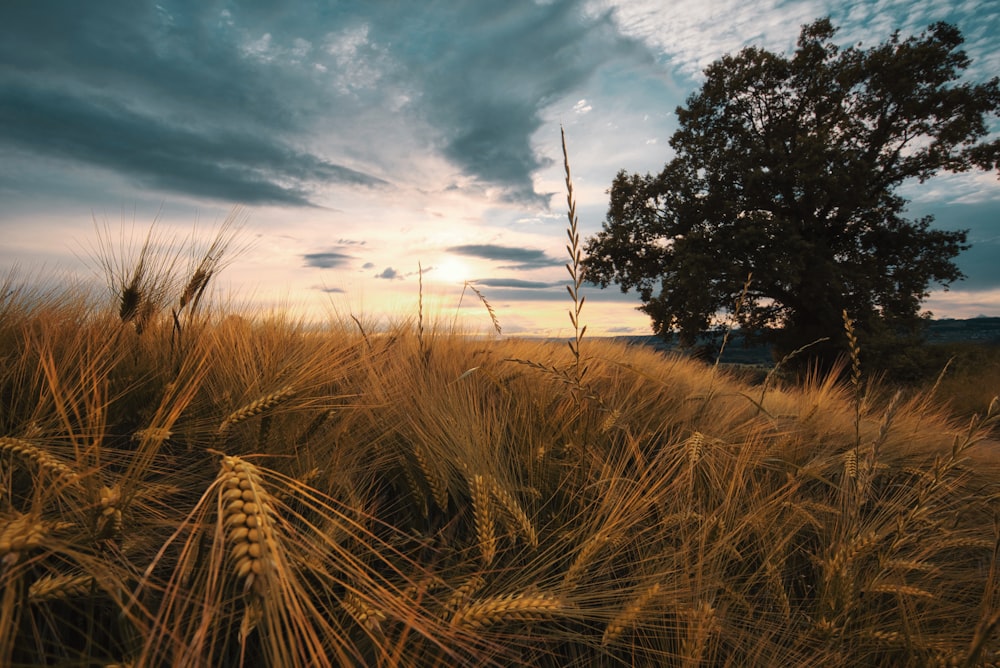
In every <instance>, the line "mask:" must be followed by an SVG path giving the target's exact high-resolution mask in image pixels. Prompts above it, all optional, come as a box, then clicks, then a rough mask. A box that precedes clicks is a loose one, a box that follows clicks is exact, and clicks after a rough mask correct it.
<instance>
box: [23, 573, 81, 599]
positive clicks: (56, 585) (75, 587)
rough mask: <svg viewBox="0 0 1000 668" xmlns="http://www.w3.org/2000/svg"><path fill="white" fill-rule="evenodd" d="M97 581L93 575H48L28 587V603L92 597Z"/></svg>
mask: <svg viewBox="0 0 1000 668" xmlns="http://www.w3.org/2000/svg"><path fill="white" fill-rule="evenodd" d="M96 582H97V581H96V580H95V579H94V576H92V575H86V574H78V575H46V576H43V577H40V578H38V579H37V580H35V581H34V582H32V583H31V586H30V587H28V602H29V603H42V602H44V601H54V600H62V601H66V600H71V599H74V598H82V597H84V596H88V595H90V593H91V592H92V591H93V590H94V585H95V583H96Z"/></svg>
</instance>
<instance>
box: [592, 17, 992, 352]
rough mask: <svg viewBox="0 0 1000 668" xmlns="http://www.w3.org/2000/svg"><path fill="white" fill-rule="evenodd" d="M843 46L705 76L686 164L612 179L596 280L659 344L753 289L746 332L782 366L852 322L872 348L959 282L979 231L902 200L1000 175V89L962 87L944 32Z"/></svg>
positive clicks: (813, 42)
mask: <svg viewBox="0 0 1000 668" xmlns="http://www.w3.org/2000/svg"><path fill="white" fill-rule="evenodd" d="M835 33H836V28H834V27H833V26H832V24H831V22H830V20H829V19H820V20H817V21H815V22H814V23H812V24H810V25H806V26H803V27H802V31H801V33H800V36H799V40H798V46H797V48H796V50H795V52H794V54H793V55H792V56H791V57H786V56H785V55H784V54H776V53H772V52H769V51H766V50H763V49H760V48H756V47H749V48H745V49H743V50H742V51H740V52H739V53H738V54H737V55H727V56H724V57H723V58H721V59H720V60H718V61H716V62H714V63H713V64H711V65H710V66H709V67H708V68H707V69H706V70H705V77H706V78H705V82H704V84H703V86H702V87H701V89H700V90H699V91H697V92H696V93H694V94H692V95H691V96H690V97H689V98H688V99H687V100H686V106H684V107H678V108H677V117H678V121H679V129H678V130H677V131H676V132H675V133H674V135H673V137H672V138H671V140H670V146H671V147H672V148H673V150H674V152H675V157H674V158H673V159H671V160H670V162H668V163H667V164H666V166H665V167H664V169H663V171H662V172H660V173H659V174H657V175H651V174H646V175H644V176H643V175H639V174H629V173H627V172H626V171H624V170H623V171H621V172H619V173H618V175H617V177H616V178H615V180H614V182H613V184H612V186H611V191H610V207H609V210H608V214H607V218H606V220H605V222H604V224H603V226H602V230H601V231H600V232H599V233H598V234H596V235H595V236H593V237H591V238H589V239H588V240H587V243H586V251H587V257H586V259H585V261H584V266H585V271H586V276H587V278H588V280H589V281H591V282H593V283H596V284H599V285H601V286H602V287H607V286H608V285H610V284H612V283H617V284H619V285H620V286H621V289H622V290H623V291H628V290H630V289H634V290H636V291H637V292H638V293H639V296H640V297H641V299H642V302H643V305H642V306H641V307H640V309H641V310H642V311H644V312H645V313H647V314H648V315H649V316H650V317H651V318H652V324H653V329H654V330H655V331H656V332H657V333H660V334H669V333H671V332H677V333H678V334H679V336H680V340H681V342H682V343H684V344H692V343H693V342H694V341H695V340H696V337H697V335H698V334H699V333H701V332H704V331H706V330H708V329H709V328H710V327H711V326H712V322H713V319H714V318H715V316H716V315H717V314H719V313H720V312H727V311H728V312H730V313H733V312H734V310H735V309H734V304H735V303H736V301H737V299H738V297H739V295H740V294H741V292H742V291H743V288H744V284H745V283H746V280H747V277H748V275H749V274H751V273H752V274H753V279H752V282H751V283H750V286H749V289H748V290H747V293H746V295H745V298H744V299H743V300H742V303H741V307H740V309H739V310H738V313H736V320H737V323H738V325H739V326H740V327H741V328H742V329H744V330H745V331H747V332H749V333H757V334H758V335H759V336H761V337H764V338H768V339H770V340H771V342H773V343H775V344H776V345H777V347H778V350H779V352H788V351H791V350H794V349H796V348H798V347H801V346H803V345H806V344H809V343H811V342H813V341H815V340H817V339H819V338H821V337H837V336H838V332H840V331H841V330H842V313H843V311H845V310H846V311H847V312H848V313H849V315H850V317H851V318H852V319H854V321H855V322H856V323H857V326H858V329H859V332H860V333H861V335H862V336H868V337H870V338H873V337H876V336H881V337H882V338H883V339H884V338H885V337H886V335H887V334H888V335H903V334H905V335H912V334H914V333H915V332H918V331H919V326H920V323H921V322H922V314H921V304H922V302H923V300H924V298H925V297H926V296H927V295H928V290H929V287H930V286H931V285H932V284H942V285H944V286H945V287H947V286H948V285H949V284H950V283H952V282H953V281H956V280H959V279H960V278H962V273H961V272H960V271H959V269H958V267H957V266H956V265H955V263H954V258H956V257H957V256H958V254H959V253H960V252H961V251H962V250H963V249H965V248H967V243H966V242H967V232H966V231H944V230H939V229H935V228H933V227H932V223H933V219H932V218H931V217H923V218H919V219H909V218H907V217H906V215H905V214H906V205H907V201H906V200H905V199H904V198H902V197H900V196H899V195H898V194H897V190H898V188H899V187H900V186H901V185H903V184H904V183H907V182H912V181H914V180H917V181H920V182H923V181H925V180H926V179H928V178H930V177H932V176H934V175H935V174H937V173H939V172H941V171H949V172H962V171H967V170H970V169H974V168H979V169H983V170H992V169H995V168H997V167H998V166H1000V165H998V158H1000V140H997V139H995V138H994V139H991V138H990V131H989V126H988V120H989V118H990V117H991V116H995V115H997V113H998V111H1000V86H998V79H997V78H993V79H992V80H990V81H988V82H986V83H979V84H975V83H970V82H968V81H964V80H963V79H962V78H963V75H964V74H965V70H966V69H967V68H968V66H969V64H970V60H969V58H968V57H967V56H966V54H965V53H964V51H962V50H961V49H960V46H961V44H962V42H963V38H962V35H961V33H960V31H959V30H958V29H957V28H955V27H954V26H952V25H949V24H946V23H936V24H934V25H932V26H930V27H929V29H928V30H926V31H925V32H923V33H921V34H920V35H919V36H911V37H907V38H905V39H904V38H902V37H901V36H900V35H899V33H898V32H896V33H894V34H892V35H891V36H890V37H889V38H888V39H887V40H886V41H885V42H883V43H881V44H879V45H877V46H874V47H871V48H863V47H862V45H860V44H859V45H855V46H850V47H847V48H840V47H838V46H837V45H836V44H835V43H834V42H833V38H834V35H835ZM817 350H822V349H821V348H817ZM835 352H836V351H835V349H833V348H828V349H827V350H825V351H824V352H823V353H822V354H825V355H831V354H835Z"/></svg>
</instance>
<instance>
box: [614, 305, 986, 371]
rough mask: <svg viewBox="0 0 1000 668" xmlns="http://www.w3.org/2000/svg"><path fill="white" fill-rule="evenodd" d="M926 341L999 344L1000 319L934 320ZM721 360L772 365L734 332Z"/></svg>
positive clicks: (711, 340) (645, 342)
mask: <svg viewBox="0 0 1000 668" xmlns="http://www.w3.org/2000/svg"><path fill="white" fill-rule="evenodd" d="M614 338H615V339H616V340H618V341H624V342H626V343H627V344H629V345H642V346H650V347H652V348H656V349H658V350H664V351H667V350H675V349H676V348H677V346H676V345H675V344H672V343H668V342H666V341H664V340H663V339H661V338H660V337H658V336H653V335H650V336H617V337H614ZM721 340H722V337H721V335H717V336H715V337H705V339H704V342H703V345H706V346H711V345H712V344H716V345H717V344H719V343H720V342H721ZM927 342H928V343H930V344H945V343H981V344H984V345H1000V318H992V317H984V316H980V317H977V318H968V319H965V320H961V319H954V318H944V319H941V320H931V321H930V322H929V323H928V325H927ZM722 361H723V362H725V363H727V364H770V363H771V362H772V361H773V360H772V358H771V351H770V348H769V347H767V346H746V345H745V342H744V339H743V336H742V335H741V334H740V332H739V330H734V331H733V332H732V334H731V335H730V337H729V342H728V343H727V344H726V350H725V352H724V353H723V356H722Z"/></svg>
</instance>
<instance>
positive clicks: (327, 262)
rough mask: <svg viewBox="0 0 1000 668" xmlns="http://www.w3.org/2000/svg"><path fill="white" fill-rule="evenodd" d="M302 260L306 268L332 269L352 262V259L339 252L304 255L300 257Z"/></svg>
mask: <svg viewBox="0 0 1000 668" xmlns="http://www.w3.org/2000/svg"><path fill="white" fill-rule="evenodd" d="M302 259H303V260H305V262H306V266H307V267H316V268H318V269H334V268H336V267H343V266H344V265H346V264H348V263H349V262H350V261H351V260H353V259H354V257H353V256H351V255H348V254H346V253H341V252H340V251H327V252H325V253H306V254H305V255H303V256H302Z"/></svg>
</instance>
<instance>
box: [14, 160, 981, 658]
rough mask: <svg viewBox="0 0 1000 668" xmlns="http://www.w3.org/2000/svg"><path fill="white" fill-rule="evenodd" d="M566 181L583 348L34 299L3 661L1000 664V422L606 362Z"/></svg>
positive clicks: (25, 313)
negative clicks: (592, 320) (593, 328)
mask: <svg viewBox="0 0 1000 668" xmlns="http://www.w3.org/2000/svg"><path fill="white" fill-rule="evenodd" d="M566 171H567V188H568V193H569V194H568V208H569V225H568V230H567V231H568V237H569V246H568V250H569V253H570V257H569V263H568V265H567V268H568V270H569V273H570V276H571V283H570V286H569V287H570V290H569V293H570V300H571V301H570V303H569V304H568V310H569V317H570V321H571V324H572V326H573V328H574V336H573V337H572V338H571V339H570V340H569V341H568V345H566V344H567V342H566V341H561V342H560V341H556V342H551V341H539V340H528V339H518V338H516V337H504V336H501V325H502V323H500V322H498V321H497V319H496V315H495V312H494V311H493V309H492V308H491V307H490V305H489V301H488V295H484V294H482V293H480V292H479V291H478V290H475V288H473V289H474V290H475V292H476V295H477V296H478V297H479V298H480V299H481V300H482V301H483V304H484V307H485V308H486V309H487V310H488V312H489V315H490V317H491V318H492V322H493V324H494V330H492V331H490V332H488V333H485V334H483V333H478V334H474V335H473V334H469V333H466V332H462V331H459V330H456V329H454V328H452V329H449V328H443V327H435V326H425V322H424V314H423V309H422V304H421V307H420V308H419V310H418V312H417V314H416V317H415V318H413V317H402V318H400V319H399V320H398V321H396V322H393V323H390V324H389V325H387V326H381V327H376V326H375V325H374V324H373V323H371V322H368V321H365V320H364V319H363V318H359V317H356V316H351V318H349V319H346V320H343V321H341V320H338V319H331V320H330V322H328V323H325V324H323V325H322V326H317V325H316V324H315V323H305V322H301V321H298V320H296V319H295V318H294V317H291V316H289V315H281V314H267V313H255V312H253V311H248V310H245V309H243V310H241V309H238V308H233V307H225V306H221V305H218V304H214V303H210V301H209V300H207V299H203V295H204V294H205V293H206V286H207V285H208V283H209V282H210V281H211V280H212V279H213V277H214V276H215V275H217V274H218V272H219V271H220V270H221V269H222V267H223V265H224V259H223V258H224V257H225V255H226V252H227V251H228V250H229V247H230V244H231V243H232V242H233V240H234V236H233V234H232V230H231V229H230V228H228V227H226V226H223V228H222V230H221V231H220V233H219V235H218V237H217V238H216V240H215V242H213V243H212V244H211V245H210V246H209V247H208V248H206V249H202V251H201V252H200V254H194V255H192V254H191V253H190V252H189V250H188V249H186V250H184V251H183V252H174V253H166V254H164V253H163V252H161V251H158V250H156V249H157V248H162V244H158V243H154V241H155V239H154V237H153V236H152V233H151V236H150V237H149V238H147V240H146V243H145V244H143V245H141V246H140V247H138V248H134V249H131V250H128V249H126V251H123V250H122V249H121V248H118V247H116V246H115V245H114V244H112V243H108V239H109V237H107V236H104V237H102V239H103V241H102V242H101V243H99V244H98V247H99V251H100V253H99V257H100V258H101V259H100V262H99V263H100V266H101V267H102V268H103V269H104V272H105V274H106V276H107V279H108V280H107V283H108V287H109V291H108V293H102V294H95V293H93V292H90V291H88V290H86V289H84V288H83V287H80V286H74V285H72V284H70V285H62V286H61V287H48V288H47V287H31V285H32V283H31V282H30V281H19V280H18V279H17V277H16V276H13V275H12V276H10V277H8V278H7V279H6V281H5V282H3V284H2V285H0V665H2V666H52V665H58V666H185V667H186V666H205V667H217V666H275V667H286V666H303V667H306V666H552V667H566V666H580V667H584V666H609V667H610V666H684V667H693V666H762V667H763V666H843V667H848V666H851V667H853V666H965V667H971V666H998V665H1000V632H998V625H1000V453H998V452H997V447H998V446H997V443H996V442H995V441H990V438H991V434H992V433H995V432H993V431H992V430H993V429H994V427H995V423H996V421H997V419H998V418H997V414H996V412H995V407H996V402H994V404H993V405H992V407H991V409H990V410H989V411H987V412H985V413H983V414H980V415H977V416H975V417H974V418H973V419H972V420H971V421H968V422H965V423H959V422H957V421H956V420H954V419H953V418H951V417H950V416H949V413H948V411H947V410H946V408H945V404H946V402H945V398H944V397H942V396H940V387H939V386H934V387H931V388H928V389H927V390H926V391H924V392H922V393H919V394H914V395H907V396H903V395H900V394H898V393H893V392H891V391H888V390H887V389H880V388H879V386H878V384H877V383H876V382H874V381H873V380H872V379H871V377H870V376H869V374H867V373H866V372H865V370H864V368H863V365H861V364H860V361H859V360H862V359H863V351H859V350H858V348H857V342H856V341H855V340H854V338H853V330H852V323H851V320H850V318H849V317H845V331H844V332H840V333H836V332H834V333H831V336H842V337H843V336H846V338H847V340H848V341H849V342H850V355H849V356H848V357H847V359H846V360H845V362H844V367H843V369H842V371H843V373H836V372H835V373H833V374H831V375H827V376H818V375H814V376H813V377H810V378H807V379H806V380H805V381H804V382H799V383H795V384H792V383H789V382H787V381H784V380H782V378H781V376H780V374H777V373H773V374H771V375H769V376H768V378H767V379H766V380H765V381H764V382H763V383H757V384H755V385H750V384H748V383H746V382H744V381H741V380H739V379H737V378H736V377H733V376H730V375H728V374H727V373H726V372H725V371H724V370H723V369H721V368H719V367H718V366H708V365H705V364H703V363H700V362H697V361H694V360H691V359H687V358H684V357H680V356H671V355H664V354H663V353H660V352H657V351H654V350H652V349H647V348H640V347H626V346H625V345H623V344H621V343H616V342H614V341H609V340H597V339H588V338H587V337H586V336H585V332H586V325H585V320H586V314H587V310H586V308H585V307H584V300H583V298H582V296H581V295H580V292H579V288H580V287H581V285H582V282H583V278H582V275H581V274H580V254H579V234H578V232H577V222H576V217H575V207H574V202H573V191H572V182H571V179H570V178H569V165H568V161H567V164H566ZM185 255H187V256H188V257H194V258H195V260H194V261H189V262H186V263H185V262H184V261H183V260H182V258H183V257H184V256H185ZM841 377H843V380H838V379H839V378H841Z"/></svg>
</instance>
